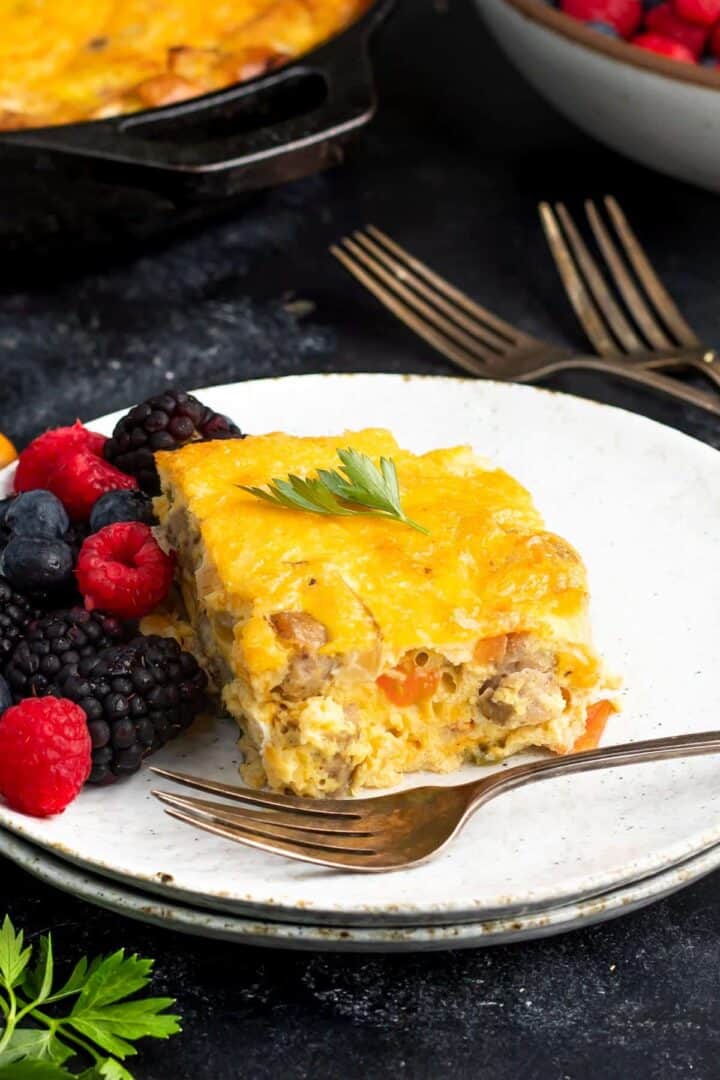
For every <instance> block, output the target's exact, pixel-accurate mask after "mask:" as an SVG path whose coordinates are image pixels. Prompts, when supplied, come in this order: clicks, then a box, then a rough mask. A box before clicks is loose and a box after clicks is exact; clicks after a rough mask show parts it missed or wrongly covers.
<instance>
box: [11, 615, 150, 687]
mask: <svg viewBox="0 0 720 1080" xmlns="http://www.w3.org/2000/svg"><path fill="white" fill-rule="evenodd" d="M131 632H132V631H131V630H130V629H129V628H127V627H125V626H124V625H123V623H121V622H120V620H119V619H115V618H113V617H112V616H110V615H103V614H102V613H101V612H99V611H85V609H84V608H81V607H75V608H70V610H69V611H55V612H52V613H50V614H49V615H45V616H43V617H42V618H38V619H35V620H33V621H32V622H31V623H30V625H29V626H28V627H27V629H26V631H25V635H24V637H23V639H22V641H19V642H18V643H17V644H16V645H15V648H14V649H13V651H12V655H11V657H10V659H9V661H8V663H7V667H6V670H5V677H6V679H7V681H8V683H9V684H10V689H11V690H12V692H13V695H14V697H15V700H16V701H21V700H22V699H23V698H26V697H44V696H45V695H46V694H56V695H57V696H59V697H60V696H62V695H61V694H60V689H59V688H60V683H61V682H63V681H64V680H65V679H67V678H68V677H69V676H70V675H74V674H76V673H77V670H78V665H79V664H80V662H81V661H83V660H93V659H95V658H96V657H97V655H98V654H99V653H100V652H101V651H102V650H103V649H106V648H108V646H110V645H114V644H116V643H118V642H121V641H127V639H128V637H129V636H130V633H131Z"/></svg>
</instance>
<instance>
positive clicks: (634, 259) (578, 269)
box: [539, 195, 720, 387]
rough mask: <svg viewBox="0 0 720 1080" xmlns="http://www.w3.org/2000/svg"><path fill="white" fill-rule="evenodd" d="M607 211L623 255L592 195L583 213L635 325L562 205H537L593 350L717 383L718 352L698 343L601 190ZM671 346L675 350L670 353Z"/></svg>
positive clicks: (623, 219)
mask: <svg viewBox="0 0 720 1080" xmlns="http://www.w3.org/2000/svg"><path fill="white" fill-rule="evenodd" d="M605 208H606V210H607V216H608V220H609V222H610V226H611V229H612V230H613V231H614V233H615V237H616V240H617V241H619V244H620V247H621V248H622V251H623V254H621V253H620V251H619V250H618V245H617V243H616V241H614V240H613V238H612V236H611V232H610V230H609V229H608V227H607V225H606V224H605V222H604V221H603V218H602V216H601V214H600V212H599V211H598V209H597V207H596V206H595V203H593V202H592V200H590V199H587V200H586V201H585V213H586V215H587V219H588V222H589V223H590V228H591V229H592V232H593V235H594V237H595V241H596V243H597V246H598V248H599V249H600V251H601V252H602V255H603V258H604V260H605V265H606V267H607V270H608V272H609V276H610V279H611V280H612V282H613V283H614V285H615V288H616V290H617V293H618V294H619V297H621V298H622V300H623V301H624V304H625V308H626V311H627V314H629V315H630V316H631V319H632V322H631V321H630V319H628V318H627V316H626V313H625V312H624V311H623V310H622V307H621V306H620V304H618V303H617V302H616V298H615V296H613V292H612V290H611V288H610V287H609V286H608V283H607V281H606V279H605V277H604V276H603V273H602V271H601V270H600V268H599V266H598V264H597V262H596V261H595V259H594V258H593V257H592V255H591V254H590V251H589V250H588V248H587V246H586V245H585V242H584V241H583V239H582V236H581V235H580V232H579V231H578V229H577V227H576V226H575V223H574V222H573V219H572V217H571V216H570V214H569V213H568V211H567V209H566V207H565V206H564V205H563V203H555V208H554V210H553V208H552V207H551V206H550V205H549V203H541V204H540V207H539V210H540V220H541V221H542V225H543V228H544V230H545V236H546V237H547V241H548V244H549V245H550V250H551V252H552V255H553V258H554V260H555V265H556V266H557V269H558V273H559V274H560V277H561V279H562V282H563V285H564V286H565V292H566V293H567V295H568V299H569V300H570V303H571V304H572V306H573V308H574V310H575V313H576V315H577V317H578V319H579V320H580V323H581V324H582V327H583V329H584V330H585V333H586V334H587V336H588V338H589V340H590V342H591V344H592V345H593V348H595V349H596V350H597V351H598V352H599V353H600V355H601V356H611V357H618V358H619V357H622V356H627V357H629V358H635V357H638V358H640V360H641V362H642V364H643V366H644V367H646V368H671V367H688V368H694V369H696V370H698V371H700V372H701V373H702V374H703V375H705V376H706V377H707V378H708V379H711V380H712V381H713V382H714V383H715V385H716V386H718V387H720V363H719V362H718V361H719V360H720V358H719V357H718V355H717V353H716V352H715V350H714V349H711V348H709V347H708V346H707V345H703V343H702V342H701V341H700V339H699V338H698V336H697V335H696V334H695V332H694V331H693V330H692V329H691V327H690V326H689V325H688V323H687V322H686V321H685V319H684V318H683V316H682V315H681V314H680V311H679V309H678V307H677V305H676V304H675V301H674V300H673V299H672V297H671V296H670V294H669V293H668V291H667V289H666V288H665V286H664V285H663V283H662V282H661V281H660V278H659V277H658V275H657V274H656V272H655V270H654V269H653V266H652V263H651V262H650V260H649V259H648V257H647V255H646V253H645V251H644V249H643V247H642V246H641V244H640V242H639V240H638V238H637V237H636V235H635V233H634V232H633V230H632V228H631V227H630V223H629V222H628V220H627V218H626V217H625V215H624V213H623V212H622V210H621V209H620V206H619V205H618V203H617V200H616V199H614V198H613V197H612V196H611V195H606V197H605ZM628 263H629V265H630V267H632V270H633V271H634V274H633V273H631V272H630V270H629V268H628ZM619 297H618V298H619ZM658 316H659V318H658ZM633 323H634V325H633ZM648 350H650V352H649V353H648ZM676 350H679V351H678V352H677V354H676V355H675V356H672V353H673V352H674V351H676Z"/></svg>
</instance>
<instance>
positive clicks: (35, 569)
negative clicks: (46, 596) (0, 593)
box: [2, 536, 73, 592]
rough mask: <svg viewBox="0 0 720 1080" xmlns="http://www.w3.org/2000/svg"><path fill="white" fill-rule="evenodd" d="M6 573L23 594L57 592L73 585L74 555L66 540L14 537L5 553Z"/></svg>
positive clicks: (3, 559)
mask: <svg viewBox="0 0 720 1080" xmlns="http://www.w3.org/2000/svg"><path fill="white" fill-rule="evenodd" d="M2 573H3V574H4V575H5V577H6V578H7V579H8V581H9V582H10V584H11V585H12V586H13V588H15V589H19V590H20V592H33V591H35V590H38V589H57V588H59V587H60V586H62V585H67V584H68V583H69V582H70V581H72V573H73V555H72V551H71V550H70V547H69V546H68V545H67V544H65V543H64V542H63V541H62V540H43V539H35V538H34V537H27V536H13V537H12V539H11V540H10V543H9V544H8V546H7V547H6V548H5V551H4V552H3V557H2Z"/></svg>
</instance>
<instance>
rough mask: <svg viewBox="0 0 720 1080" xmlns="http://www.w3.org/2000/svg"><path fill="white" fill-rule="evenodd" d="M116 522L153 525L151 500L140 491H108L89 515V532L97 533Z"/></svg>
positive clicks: (153, 516)
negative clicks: (135, 522) (136, 522)
mask: <svg viewBox="0 0 720 1080" xmlns="http://www.w3.org/2000/svg"><path fill="white" fill-rule="evenodd" d="M116 521H142V522H143V524H145V525H154V524H155V523H156V522H155V515H154V514H153V509H152V500H151V499H150V498H149V497H148V496H147V495H145V493H144V492H142V491H108V492H106V494H105V495H101V496H100V498H99V499H98V501H97V502H96V503H95V505H94V506H93V508H92V511H91V513H90V532H94V533H95V532H98V531H99V530H100V529H104V528H105V526H106V525H112V524H114V522H116Z"/></svg>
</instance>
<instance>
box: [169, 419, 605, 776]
mask: <svg viewBox="0 0 720 1080" xmlns="http://www.w3.org/2000/svg"><path fill="white" fill-rule="evenodd" d="M350 445H351V446H352V447H353V448H355V449H357V450H359V451H361V452H363V453H365V454H368V455H370V456H371V457H372V458H374V459H375V460H377V459H378V458H379V457H380V456H381V455H383V456H386V457H391V458H392V459H393V460H394V462H395V464H396V466H397V470H398V476H399V480H400V487H401V492H402V500H403V507H404V509H405V511H406V513H407V514H408V515H409V516H410V517H412V518H413V519H415V520H416V521H419V522H420V523H422V524H423V525H424V526H425V527H426V528H427V529H428V530H429V535H428V536H424V535H423V534H422V533H420V532H417V531H415V530H413V529H410V528H408V527H406V526H404V525H401V524H399V523H397V522H391V521H387V520H376V519H372V518H365V517H319V516H316V515H313V514H309V513H304V512H302V511H294V510H286V509H283V508H279V507H273V506H272V505H269V504H268V503H265V502H262V501H261V500H259V499H257V498H255V497H253V496H252V495H250V494H248V493H246V492H245V491H242V490H241V489H240V487H239V485H256V486H262V485H264V484H266V483H267V482H268V481H269V480H270V479H271V478H272V477H277V476H285V475H287V474H288V473H290V472H292V473H297V474H299V475H312V474H314V473H315V471H316V470H317V469H318V468H334V467H336V465H337V454H336V452H337V448H338V447H345V446H350ZM157 464H158V469H159V472H160V477H161V481H162V485H163V495H162V496H161V497H160V498H159V499H158V500H157V501H156V503H157V506H156V508H157V512H158V514H159V517H160V521H161V534H162V535H164V541H165V543H166V544H167V545H168V546H170V547H173V548H174V549H176V550H177V551H178V565H179V583H180V585H181V588H182V590H183V594H184V596H185V602H186V604H187V607H188V610H189V613H190V618H191V620H192V621H193V623H194V626H195V631H196V637H197V640H198V642H199V648H200V650H201V653H203V656H202V657H201V658H202V659H204V662H205V663H206V665H207V666H208V667H209V668H210V670H211V674H213V675H214V677H215V679H216V681H217V682H218V683H219V684H220V685H222V687H223V695H224V700H225V703H226V705H227V707H228V708H229V710H230V711H231V712H232V713H233V715H235V716H236V717H237V718H238V720H239V721H240V723H241V725H242V726H243V727H244V729H245V731H246V743H245V746H246V748H248V747H250V749H251V753H252V757H253V760H255V761H256V765H257V768H256V769H255V772H254V776H255V778H256V779H257V780H258V781H264V780H266V779H269V780H270V782H271V783H272V784H273V785H274V786H276V787H284V788H288V789H290V790H295V791H299V792H302V793H305V794H323V793H330V792H337V791H341V790H348V789H349V790H355V789H357V788H358V787H361V786H385V785H387V784H389V783H393V782H395V781H396V780H397V779H398V778H399V776H400V775H401V774H402V773H403V772H406V771H411V770H414V769H420V768H423V769H433V770H437V771H442V770H447V769H452V768H456V767H457V766H458V765H459V764H460V763H462V761H465V760H478V759H481V758H482V759H485V758H497V757H503V756H506V755H507V754H509V753H513V752H515V751H516V750H518V749H522V748H523V747H524V746H538V745H540V746H547V747H548V748H550V749H553V750H556V751H566V750H569V749H570V748H571V747H572V745H573V743H574V741H575V740H576V738H577V737H578V736H579V735H580V734H581V733H582V731H583V730H584V726H585V713H586V709H587V706H588V704H590V703H591V702H592V700H594V699H595V698H596V697H597V694H598V692H599V689H600V687H601V684H602V671H601V666H600V663H599V661H598V658H597V656H596V655H595V652H594V650H593V648H592V644H591V641H590V634H589V623H588V592H587V582H586V574H585V569H584V567H583V564H582V562H581V560H580V558H579V556H578V555H577V553H576V552H575V551H574V549H573V548H572V547H571V546H570V545H569V544H567V543H566V542H565V541H563V540H561V539H560V538H559V537H557V536H555V535H554V534H552V533H550V532H547V531H546V530H545V529H544V526H543V522H542V519H541V517H540V515H539V513H538V511H537V510H536V509H535V507H534V505H533V503H532V500H531V497H530V495H529V494H528V492H527V491H526V490H525V489H524V488H523V487H522V486H521V485H520V484H519V483H518V482H517V481H516V480H514V479H513V478H512V477H511V476H509V475H508V474H507V473H505V472H503V471H502V470H499V469H494V468H492V467H491V466H489V465H486V464H484V463H482V462H480V461H479V460H478V459H477V458H476V457H475V456H474V455H473V453H472V452H471V451H470V450H469V448H467V447H456V448H452V449H447V450H435V451H432V452H430V453H427V454H422V455H415V454H412V453H410V452H408V451H405V450H402V449H401V448H400V447H399V446H398V445H397V443H396V442H395V440H394V439H393V437H392V436H391V435H390V433H389V432H387V431H383V430H372V429H371V430H365V431H361V432H347V433H345V434H344V435H342V436H337V437H330V438H298V437H293V436H289V435H284V434H281V433H278V434H272V435H266V436H257V437H251V438H247V439H245V440H228V441H223V442H209V443H195V444H190V445H189V446H186V447H185V448H183V449H181V450H179V451H176V452H174V453H161V454H158V455H157Z"/></svg>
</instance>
